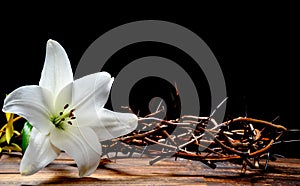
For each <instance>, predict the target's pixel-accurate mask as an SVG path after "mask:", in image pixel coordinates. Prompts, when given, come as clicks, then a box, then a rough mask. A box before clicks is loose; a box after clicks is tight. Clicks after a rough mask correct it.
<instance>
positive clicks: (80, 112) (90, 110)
mask: <svg viewBox="0 0 300 186" xmlns="http://www.w3.org/2000/svg"><path fill="white" fill-rule="evenodd" d="M113 80H114V79H113V78H111V76H110V74H108V73H107V72H98V73H94V74H90V75H87V76H84V77H82V78H80V79H77V80H75V81H74V82H73V83H71V84H69V85H68V86H66V87H65V88H63V89H62V90H61V92H60V93H59V94H58V96H57V99H56V101H55V108H57V109H61V108H63V107H64V105H66V104H67V103H68V104H70V105H71V107H72V109H76V111H75V116H76V118H81V120H82V121H84V122H89V120H90V119H91V116H92V117H95V116H96V115H97V110H98V109H101V108H102V107H103V106H104V105H105V103H106V102H107V99H108V97H109V92H110V89H111V86H112V83H113Z"/></svg>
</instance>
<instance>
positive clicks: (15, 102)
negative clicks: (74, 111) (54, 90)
mask: <svg viewBox="0 0 300 186" xmlns="http://www.w3.org/2000/svg"><path fill="white" fill-rule="evenodd" d="M52 97H53V96H52V94H51V92H50V91H48V90H47V89H44V88H42V87H39V86H36V85H30V86H23V87H20V88H18V89H16V90H14V91H13V92H11V93H10V94H9V95H8V96H6V98H5V100H4V105H3V108H2V110H3V112H10V113H15V114H17V115H19V116H22V117H23V118H25V119H26V120H28V121H29V123H30V124H31V125H32V126H34V127H36V128H37V129H38V130H39V131H40V132H42V133H43V134H48V133H49V131H50V129H51V128H52V127H54V125H53V124H52V123H51V121H50V119H49V118H50V115H51V113H52V112H53V102H52Z"/></svg>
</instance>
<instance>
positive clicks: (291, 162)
mask: <svg viewBox="0 0 300 186" xmlns="http://www.w3.org/2000/svg"><path fill="white" fill-rule="evenodd" d="M20 160H21V155H19V154H11V155H5V154H4V155H2V157H1V159H0V185H48V184H55V185H219V184H223V185H253V184H254V183H255V185H265V184H267V185H300V159H286V158H280V159H277V161H275V162H270V164H269V169H268V172H261V171H259V170H247V172H246V175H244V176H241V175H240V169H241V166H239V165H235V164H231V163H226V162H225V163H218V167H217V168H216V169H211V168H209V167H207V166H205V165H203V164H202V163H200V162H196V161H189V160H184V159H178V160H176V161H175V160H174V158H168V159H164V160H162V161H160V162H157V163H156V164H154V165H152V166H151V165H149V160H150V158H124V159H117V160H116V161H114V160H113V161H111V160H107V159H106V160H105V159H103V160H102V161H101V165H100V166H99V168H98V169H97V170H96V172H95V173H94V174H92V175H91V176H88V177H84V178H78V169H77V167H76V164H75V163H74V161H73V160H72V159H71V158H70V157H68V156H67V155H66V154H64V153H63V154H61V155H60V156H59V157H58V158H57V159H56V160H55V161H53V162H52V163H51V164H49V165H48V166H47V167H46V168H44V169H42V170H41V171H39V172H38V173H36V174H34V175H32V176H21V175H20V174H19V163H20Z"/></svg>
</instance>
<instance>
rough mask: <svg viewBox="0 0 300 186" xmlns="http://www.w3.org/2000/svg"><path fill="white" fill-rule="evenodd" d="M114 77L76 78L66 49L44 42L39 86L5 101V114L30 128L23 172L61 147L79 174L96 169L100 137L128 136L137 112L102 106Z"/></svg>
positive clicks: (103, 74) (33, 170)
mask: <svg viewBox="0 0 300 186" xmlns="http://www.w3.org/2000/svg"><path fill="white" fill-rule="evenodd" d="M113 80H114V79H113V78H112V77H111V76H110V74H108V73H106V72H98V73H95V74H90V75H87V76H84V77H82V78H80V79H77V80H75V81H74V80H73V73H72V69H71V65H70V62H69V59H68V56H67V54H66V52H65V50H64V48H63V47H62V46H61V45H60V44H59V43H58V42H56V41H54V40H48V42H47V48H46V57H45V64H44V67H43V70H42V74H41V79H40V82H39V86H37V85H29V86H23V87H20V88H18V89H16V90H14V91H13V92H12V93H10V94H9V95H8V96H7V97H6V99H5V100H4V106H3V111H4V112H9V113H15V114H17V115H19V116H22V117H23V118H25V119H26V120H27V121H28V122H29V123H30V124H31V125H32V126H33V129H32V132H31V136H30V142H29V145H28V148H27V149H26V151H25V153H24V156H23V158H22V160H21V164H20V172H21V174H22V175H31V174H34V173H36V172H38V171H39V170H40V169H42V168H44V167H45V166H47V165H48V164H49V163H50V162H52V161H53V160H54V159H55V158H56V157H57V156H58V155H59V154H60V152H61V151H64V152H66V153H67V154H69V155H70V156H71V157H72V158H74V160H75V162H76V164H77V166H78V168H79V176H80V177H83V176H88V175H90V174H92V173H93V172H94V171H95V170H96V169H97V166H98V165H99V161H100V156H101V153H102V150H101V144H100V141H105V140H108V139H113V138H115V137H119V136H122V135H125V134H128V133H129V132H131V131H133V130H134V129H135V128H136V126H137V120H138V118H137V116H136V115H134V114H131V113H117V112H113V111H110V110H107V109H105V108H104V105H105V103H106V102H107V99H108V96H109V92H110V89H111V86H112V83H113Z"/></svg>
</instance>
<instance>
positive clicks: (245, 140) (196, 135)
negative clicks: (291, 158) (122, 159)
mask: <svg viewBox="0 0 300 186" xmlns="http://www.w3.org/2000/svg"><path fill="white" fill-rule="evenodd" d="M154 115H155V114H151V115H149V116H147V117H142V118H140V119H139V125H138V127H137V129H136V130H135V131H134V132H132V133H130V134H128V135H126V136H122V137H119V138H116V139H113V140H110V141H106V142H105V143H103V151H104V152H103V155H107V156H108V154H109V153H111V152H115V153H116V154H115V158H118V156H117V154H118V152H121V153H123V154H125V155H126V156H127V157H131V156H132V155H133V154H134V153H138V154H140V156H143V155H145V156H148V157H152V158H153V159H152V160H150V162H149V164H150V165H152V164H154V163H156V162H157V161H160V160H162V159H164V158H167V157H175V158H177V157H180V158H184V159H189V160H194V161H200V162H202V163H204V164H206V165H208V166H209V167H211V168H216V164H215V163H216V162H221V161H230V162H232V163H237V164H241V165H242V174H244V173H245V171H246V167H247V165H248V166H249V167H250V168H263V169H266V168H267V162H268V160H269V158H270V154H269V150H270V147H271V146H272V144H273V143H274V142H276V141H278V140H279V139H280V137H282V135H283V134H284V133H285V132H286V131H287V129H286V128H285V127H283V126H281V125H277V124H274V123H272V122H268V121H264V120H259V119H255V118H248V117H238V118H234V119H231V120H228V121H225V122H222V123H217V122H216V121H215V120H214V119H213V118H212V117H198V116H190V115H185V116H182V117H181V118H180V119H177V120H170V121H167V120H163V119H160V118H156V117H154ZM261 159H266V161H265V164H264V165H263V164H261V163H260V160H261Z"/></svg>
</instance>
